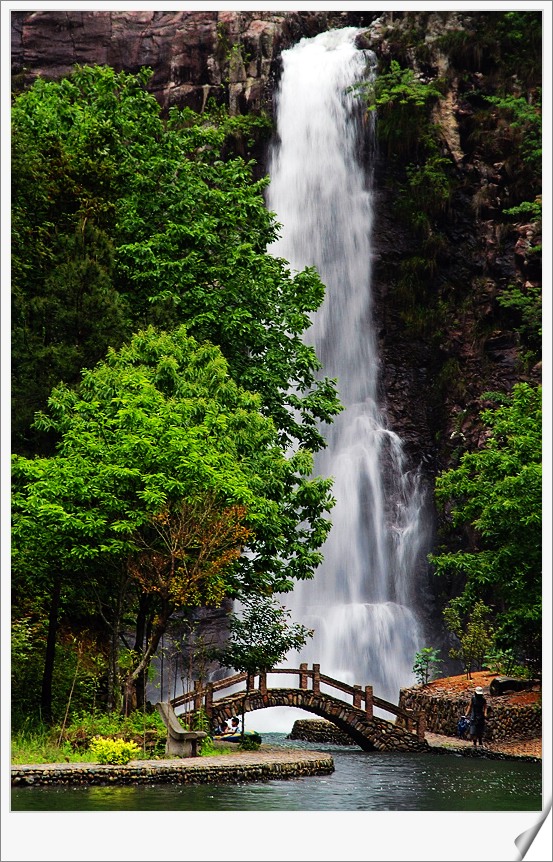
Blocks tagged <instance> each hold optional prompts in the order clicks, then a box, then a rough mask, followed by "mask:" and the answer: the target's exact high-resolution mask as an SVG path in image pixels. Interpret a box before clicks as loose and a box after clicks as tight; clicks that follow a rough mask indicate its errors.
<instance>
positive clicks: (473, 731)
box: [465, 685, 487, 747]
mask: <svg viewBox="0 0 553 862" xmlns="http://www.w3.org/2000/svg"><path fill="white" fill-rule="evenodd" d="M486 711H487V704H486V699H485V697H484V692H483V691H482V686H481V685H477V686H476V688H475V689H474V694H473V695H472V697H471V699H470V703H469V705H468V707H467V711H466V713H465V715H466V716H468V717H469V720H470V729H469V733H470V738H471V740H472V744H473V745H474V746H475V747H476V743H477V742H478V745H480V746H483V745H484V743H483V737H484V727H485V724H486Z"/></svg>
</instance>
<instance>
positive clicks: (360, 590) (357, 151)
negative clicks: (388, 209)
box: [267, 28, 426, 721]
mask: <svg viewBox="0 0 553 862" xmlns="http://www.w3.org/2000/svg"><path fill="white" fill-rule="evenodd" d="M357 32H358V31H357V30H356V29H355V28H346V29H344V30H334V31H329V32H326V33H322V34H321V35H319V36H316V37H315V38H313V39H303V40H302V41H301V42H300V43H299V44H297V45H296V46H294V47H293V48H291V49H289V50H287V51H284V52H283V55H282V63H283V66H282V77H281V82H280V88H279V91H278V93H277V97H276V98H277V101H276V105H277V132H278V144H275V146H274V148H273V151H272V154H271V159H270V168H269V173H270V186H269V189H268V199H267V205H268V208H269V209H270V210H272V211H274V212H275V213H276V217H277V220H278V221H279V222H280V223H281V225H282V230H281V237H280V239H279V241H278V242H277V243H275V245H274V246H273V247H272V248H271V252H272V253H274V254H275V255H277V256H279V257H283V258H286V259H287V260H288V261H289V262H290V264H291V267H292V269H294V270H301V269H303V268H304V267H305V266H315V267H316V268H317V270H318V272H319V274H320V276H321V278H322V281H323V282H324V284H325V285H326V289H327V292H326V297H325V301H324V304H323V306H322V308H321V309H319V311H318V312H317V313H316V314H315V315H314V317H313V323H312V326H311V328H310V330H309V332H308V339H309V341H310V343H312V344H313V345H314V346H315V348H316V352H317V354H318V356H319V358H320V359H321V361H322V363H323V373H324V374H325V375H326V376H329V377H335V378H337V380H338V388H339V395H340V399H341V401H342V404H343V405H344V406H345V410H344V411H343V412H342V413H341V414H340V416H338V417H337V419H336V420H335V422H334V424H333V425H332V426H330V427H327V429H325V436H326V438H327V441H328V447H327V449H326V450H324V451H323V452H321V453H319V454H318V455H317V458H316V465H315V466H316V470H315V472H316V473H317V474H320V475H323V476H333V477H334V490H333V493H334V496H335V497H336V500H337V503H336V506H335V508H334V509H333V511H332V515H331V517H332V522H333V527H332V530H331V533H330V536H329V538H328V540H327V542H326V543H325V545H324V548H323V553H324V557H325V559H324V563H323V564H322V565H321V566H320V567H319V569H318V570H317V572H316V575H315V578H314V580H313V581H307V582H300V583H298V584H297V585H296V586H295V588H294V592H293V594H290V595H287V596H284V597H283V601H284V602H285V603H286V604H287V605H288V607H290V609H291V611H292V617H293V619H294V620H295V621H299V622H302V623H303V624H305V625H308V626H310V627H312V628H314V629H315V635H314V638H313V639H312V640H310V641H309V642H308V645H307V646H306V648H305V649H304V650H303V651H302V653H301V655H297V654H294V655H291V656H289V657H288V658H287V660H286V662H285V665H284V666H290V663H291V662H293V663H294V665H295V666H297V662H298V661H307V662H309V663H311V662H313V661H315V662H319V663H320V665H321V671H322V672H323V673H325V674H327V675H330V676H334V677H337V678H338V679H341V680H343V681H345V682H349V683H350V684H355V683H357V684H361V685H367V684H372V685H373V686H374V691H375V694H377V695H378V696H380V697H384V698H386V699H388V700H391V701H393V702H395V703H397V699H398V695H399V689H400V687H401V686H403V685H406V684H410V683H411V682H413V675H412V664H413V659H414V655H415V652H416V651H417V650H418V649H420V647H421V646H422V645H423V643H422V632H421V627H420V625H419V622H418V619H417V615H416V610H415V608H416V583H415V573H416V571H417V568H419V567H420V561H421V559H422V558H423V556H424V553H425V551H426V547H425V545H426V537H425V531H424V528H423V524H422V509H423V494H422V492H421V488H420V483H419V477H418V474H417V473H416V472H414V473H413V472H411V473H409V472H406V467H405V457H404V454H403V449H402V442H401V440H400V439H399V437H398V436H397V434H395V433H394V432H393V431H391V430H390V429H388V428H387V427H386V424H385V421H384V418H383V416H382V413H381V410H380V409H379V406H378V403H377V387H378V376H379V375H378V370H379V361H378V356H377V348H376V339H375V334H374V331H373V325H372V319H371V318H372V313H371V225H372V220H373V218H374V212H373V195H372V192H371V176H370V174H371V166H370V164H369V165H367V164H362V160H363V161H365V162H366V161H367V159H366V158H365V159H363V155H362V154H363V153H364V152H365V153H366V152H367V151H368V152H369V153H370V147H369V148H368V149H367V147H366V146H363V143H365V144H366V142H367V136H370V135H371V134H373V132H374V130H372V129H371V128H369V125H370V120H367V118H366V115H365V112H364V111H363V110H362V106H361V104H360V100H359V97H358V96H356V95H355V93H354V92H352V91H351V90H350V88H351V86H352V85H354V84H355V83H357V82H359V81H360V80H362V79H364V78H365V79H366V78H367V76H369V75H373V74H374V71H373V70H374V57H373V55H372V54H371V53H370V52H367V51H362V50H358V49H357V48H356V47H355V36H356V33H357ZM294 665H292V666H294ZM275 684H278V683H277V681H276V679H275ZM281 684H282V683H281ZM288 721H290V716H289V717H288Z"/></svg>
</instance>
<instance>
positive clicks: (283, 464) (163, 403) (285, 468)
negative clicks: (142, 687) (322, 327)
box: [14, 327, 332, 599]
mask: <svg viewBox="0 0 553 862" xmlns="http://www.w3.org/2000/svg"><path fill="white" fill-rule="evenodd" d="M260 406H261V399H260V397H259V396H258V395H255V394H252V393H249V392H247V391H245V390H243V389H242V388H240V387H239V386H237V384H236V383H235V382H234V381H233V380H232V378H231V377H230V375H229V373H228V365H227V362H226V360H225V359H224V357H223V356H222V354H221V352H220V350H219V349H218V348H217V347H215V346H214V345H210V344H202V345H198V344H197V342H196V341H195V340H194V339H192V338H191V337H189V336H188V334H187V332H186V330H185V328H184V327H180V328H178V329H177V330H175V331H174V332H172V333H158V332H157V331H156V330H154V329H153V328H151V327H150V328H149V329H147V330H145V331H143V332H140V333H137V334H136V335H135V336H134V337H133V339H132V340H131V342H130V343H129V345H125V346H124V347H122V348H121V349H120V350H119V351H115V350H113V349H111V350H110V351H109V352H108V356H107V358H106V360H105V361H104V362H101V363H99V364H98V365H97V367H96V368H94V369H93V370H88V371H84V372H83V375H82V382H81V384H80V386H79V387H78V388H77V389H71V388H69V387H67V386H63V385H62V386H60V387H58V388H56V389H55V390H54V391H53V392H52V395H51V397H50V399H49V413H47V414H40V415H39V416H38V418H37V424H39V425H40V426H41V427H42V428H45V429H46V430H51V431H54V432H55V434H56V436H58V437H59V439H60V443H59V445H58V452H57V455H56V456H55V457H53V458H50V459H36V460H27V459H25V458H22V457H20V456H15V457H14V478H15V481H16V483H17V487H18V488H19V491H18V492H17V494H16V496H15V508H16V524H15V535H16V536H18V535H19V534H20V533H21V534H22V535H32V532H33V530H34V528H35V526H36V525H37V524H38V525H40V526H41V528H42V529H48V530H49V535H50V543H52V545H53V547H55V548H56V549H57V551H58V558H59V554H60V552H61V550H62V548H63V547H64V543H66V545H67V554H68V555H69V557H71V558H72V559H73V560H74V561H75V562H77V561H78V559H79V558H81V559H85V558H87V557H90V556H92V557H97V556H98V555H102V554H107V555H111V556H118V555H119V556H120V555H126V554H128V553H130V552H131V551H136V552H138V551H139V550H140V549H141V547H142V545H143V544H144V543H146V545H148V542H150V543H151V542H152V541H153V538H152V537H151V536H149V537H148V538H147V539H146V538H145V537H144V533H143V531H144V530H145V529H146V530H148V529H151V528H152V526H153V524H154V521H155V524H156V529H155V530H154V532H157V540H156V541H158V542H159V541H162V542H163V541H165V540H164V539H162V533H163V528H162V527H163V520H164V519H167V518H169V517H170V515H176V510H178V513H179V517H184V514H183V509H182V504H183V501H184V502H185V503H186V505H187V507H188V515H191V514H192V512H193V510H195V507H196V510H197V507H198V505H200V508H201V509H202V511H203V512H204V516H205V517H207V516H206V515H205V510H206V500H209V501H210V507H211V509H212V510H213V507H214V510H215V511H218V512H219V513H221V511H223V510H225V511H227V510H228V507H239V508H240V509H243V511H244V515H243V520H244V524H245V525H246V526H247V529H248V531H249V537H250V540H249V541H248V548H249V553H248V554H247V556H244V558H243V559H242V560H241V565H240V571H241V574H240V576H238V575H236V577H235V578H234V579H230V581H229V582H228V583H227V587H229V589H230V588H232V587H233V588H234V590H236V591H238V590H239V588H240V585H245V584H246V583H247V584H248V585H249V586H250V587H253V588H255V587H256V586H257V588H259V583H260V581H263V583H264V585H265V588H267V586H268V585H269V584H273V585H274V584H276V585H277V587H278V589H279V590H280V589H287V588H290V587H291V580H290V579H292V578H298V577H299V578H302V577H309V576H310V575H311V574H312V570H313V568H314V567H315V566H316V565H317V564H318V562H319V561H320V555H319V553H318V551H317V549H318V547H319V546H320V544H322V542H323V541H324V538H325V537H326V534H327V531H328V529H329V523H328V521H327V520H326V519H325V518H323V517H321V516H320V513H318V512H317V511H315V510H314V508H313V502H314V501H315V507H316V508H318V504H319V502H320V500H321V497H322V498H324V501H325V502H324V505H325V508H326V509H327V510H328V509H330V507H331V505H332V500H331V498H330V496H329V486H330V483H329V481H328V480H322V479H313V480H309V481H307V480H306V482H305V483H303V484H301V485H300V486H299V487H298V479H299V477H301V476H303V477H304V478H305V477H306V476H307V475H308V474H309V472H310V470H311V467H312V462H311V457H310V456H309V454H308V453H306V452H305V451H301V450H300V451H298V452H297V453H296V454H294V455H291V456H289V457H287V456H286V455H285V453H284V451H283V449H282V447H281V446H280V445H279V441H278V434H277V432H276V429H275V427H274V423H273V422H272V420H271V419H269V418H268V417H266V416H264V415H263V414H262V412H261V410H260ZM202 507H203V508H202ZM228 511H230V510H228ZM234 515H236V511H235V512H234ZM198 517H199V516H198ZM155 519H157V520H155ZM298 523H302V526H301V527H300V526H298ZM212 526H213V524H212ZM139 535H140V536H142V538H141V539H140V541H138V539H137V536H139ZM199 598H200V597H199V596H198V597H197V599H199ZM203 598H207V596H204V597H203ZM219 598H220V596H219Z"/></svg>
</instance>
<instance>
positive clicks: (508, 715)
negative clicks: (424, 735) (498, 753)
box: [399, 689, 542, 742]
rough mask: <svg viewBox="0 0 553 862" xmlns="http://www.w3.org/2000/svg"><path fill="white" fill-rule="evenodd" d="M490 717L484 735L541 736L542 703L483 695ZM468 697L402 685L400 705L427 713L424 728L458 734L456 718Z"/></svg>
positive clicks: (497, 737)
mask: <svg viewBox="0 0 553 862" xmlns="http://www.w3.org/2000/svg"><path fill="white" fill-rule="evenodd" d="M486 701H487V704H488V708H489V717H488V720H487V721H486V738H487V739H488V740H489V741H490V742H492V741H494V740H495V741H496V742H497V741H499V740H501V739H509V740H512V739H531V738H533V737H536V736H541V732H542V718H541V707H540V706H539V705H536V704H531V705H521V706H517V705H513V704H508V703H506V702H505V700H504V699H503V698H501V697H495V698H494V697H489V696H487V697H486ZM468 703H469V698H467V697H466V696H465V697H451V696H445V695H433V694H428V693H426V692H424V691H423V690H421V689H402V690H401V692H400V697H399V706H400V707H401V708H402V709H413V710H415V711H417V712H419V711H420V712H423V713H424V714H425V716H426V730H427V731H429V732H430V733H439V734H443V735H444V736H457V722H458V721H459V719H460V717H461V716H462V715H464V714H465V712H466V710H467V706H468Z"/></svg>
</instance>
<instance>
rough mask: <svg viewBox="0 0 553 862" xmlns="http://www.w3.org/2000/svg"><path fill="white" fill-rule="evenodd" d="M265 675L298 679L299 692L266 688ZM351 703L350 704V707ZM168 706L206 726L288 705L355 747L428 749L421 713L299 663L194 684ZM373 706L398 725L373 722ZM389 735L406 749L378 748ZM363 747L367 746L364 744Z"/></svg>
mask: <svg viewBox="0 0 553 862" xmlns="http://www.w3.org/2000/svg"><path fill="white" fill-rule="evenodd" d="M268 674H270V675H273V674H282V675H287V676H291V675H292V676H293V675H297V677H298V687H297V688H280V689H279V688H268V687H267V675H268ZM256 682H257V686H256ZM242 683H245V686H244V688H243V690H242V691H236V687H237V686H241V684H242ZM321 685H324V686H326V687H327V688H330V689H332V690H333V694H332V695H329V694H327V693H325V692H321ZM228 689H234V691H233V692H232V694H229V695H227V696H224V697H223V698H220V697H218V696H219V695H220V694H221V693H222V692H224V691H225V690H228ZM334 690H337V691H338V692H339V693H340V696H339V697H335V696H334ZM343 695H346V696H347V697H348V701H346V700H345V699H344V698H343ZM350 698H351V702H349V699H350ZM171 704H172V706H173V708H178V707H184V708H185V711H187V712H189V713H195V712H197V711H198V710H200V709H203V710H204V711H205V713H206V715H207V717H208V718H209V720H210V721H214V720H217V721H218V720H220V719H222V718H228V717H230V715H231V714H233V712H234V711H238V708H239V709H243V710H244V711H245V712H250V711H252V710H257V709H263V708H265V707H270V706H290V707H294V708H300V709H305V710H306V711H308V712H312V713H315V714H316V715H319V716H321V717H323V718H326V719H328V720H330V721H333V722H334V723H335V724H336V725H337V726H339V727H340V728H341V729H342V730H344V731H345V732H346V733H349V734H350V736H352V738H354V739H355V741H356V742H358V744H360V745H362V747H366V748H368V749H369V750H372V749H373V748H389V747H394V748H396V747H400V748H403V749H405V748H418V747H419V746H418V745H416V743H417V742H418V743H420V744H421V745H422V746H423V747H424V746H425V745H426V743H425V736H424V734H425V716H424V714H423V713H415V712H414V711H413V710H410V709H402V708H400V707H398V706H396V705H395V704H393V703H390V702H389V701H386V700H383V699H382V698H379V697H375V696H374V694H373V688H372V686H370V685H366V686H364V687H362V686H360V685H353V686H352V685H348V684H347V683H344V682H341V681H340V680H337V679H334V678H332V677H329V676H326V675H325V674H322V673H321V671H320V665H318V664H314V665H313V667H312V668H311V669H308V667H307V664H301V665H300V667H299V668H274V669H273V670H271V671H269V672H268V673H258V674H255V675H248V674H246V673H238V674H234V675H233V676H230V677H226V678H225V679H222V680H217V681H215V682H209V683H206V684H203V685H202V684H201V683H200V682H199V681H196V682H195V683H194V689H193V690H192V691H188V692H185V693H184V694H182V695H180V696H179V697H176V698H174V699H173V700H172V701H171ZM374 707H377V708H378V709H381V710H383V711H384V712H389V713H391V714H392V715H394V716H395V717H396V719H397V718H399V720H400V721H399V722H398V723H397V726H394V725H392V724H391V723H390V722H389V721H383V720H382V719H378V718H375V717H374V715H373V709H374ZM399 725H401V726H399ZM391 730H393V731H394V735H395V737H396V738H399V737H400V736H401V737H402V740H403V743H404V744H402V745H400V746H397V745H388V744H383V743H382V740H383V738H384V736H386V735H387V734H389V733H390V732H391ZM408 737H410V738H411V740H409V739H408ZM396 741H397V740H396ZM365 742H366V743H367V745H365V744H364V743H365ZM381 743H382V744H381Z"/></svg>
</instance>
